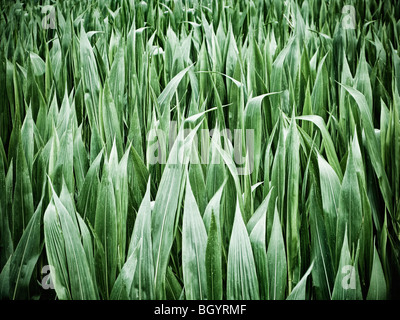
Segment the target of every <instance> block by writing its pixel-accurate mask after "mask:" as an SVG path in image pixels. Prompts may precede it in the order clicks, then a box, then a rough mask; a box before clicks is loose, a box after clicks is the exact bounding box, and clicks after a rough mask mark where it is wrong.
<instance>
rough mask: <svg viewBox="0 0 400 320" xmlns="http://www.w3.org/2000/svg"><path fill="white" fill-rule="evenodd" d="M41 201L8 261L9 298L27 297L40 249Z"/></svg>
mask: <svg viewBox="0 0 400 320" xmlns="http://www.w3.org/2000/svg"><path fill="white" fill-rule="evenodd" d="M41 217H42V202H40V203H39V206H38V207H37V209H36V211H35V213H34V214H33V216H32V218H31V220H30V221H29V223H28V225H27V227H26V229H25V231H24V233H23V234H22V237H21V240H20V241H19V242H18V245H17V247H16V248H15V251H14V253H13V255H12V256H11V263H10V290H11V291H10V298H11V299H13V300H14V299H18V300H19V299H27V298H28V297H29V296H28V293H29V283H30V281H31V277H32V272H33V269H34V267H35V265H36V262H37V260H38V258H39V255H40V253H41V251H42V246H41V243H40V220H41Z"/></svg>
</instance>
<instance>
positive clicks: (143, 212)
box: [128, 179, 155, 300]
mask: <svg viewBox="0 0 400 320" xmlns="http://www.w3.org/2000/svg"><path fill="white" fill-rule="evenodd" d="M150 183H151V179H149V181H148V183H147V190H146V194H145V195H144V198H143V201H142V203H141V205H140V208H139V211H138V214H137V216H136V220H135V226H134V228H133V232H132V237H131V241H130V245H129V251H128V257H129V256H130V255H131V254H132V253H133V250H134V246H135V245H137V244H138V243H140V245H139V247H138V248H137V250H138V253H137V255H138V262H137V266H136V270H135V273H134V277H133V282H132V287H131V291H130V297H131V298H132V299H138V300H146V299H147V300H148V299H154V297H155V292H154V263H153V253H152V243H151V204H150Z"/></svg>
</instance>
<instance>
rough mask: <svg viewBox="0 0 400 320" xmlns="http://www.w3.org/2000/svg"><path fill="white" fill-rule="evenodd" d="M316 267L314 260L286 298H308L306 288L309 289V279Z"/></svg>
mask: <svg viewBox="0 0 400 320" xmlns="http://www.w3.org/2000/svg"><path fill="white" fill-rule="evenodd" d="M313 267H314V262H312V263H311V265H310V267H309V268H308V269H307V271H306V273H305V274H304V275H303V277H302V278H301V280H300V281H299V282H298V283H297V285H296V286H295V287H294V288H293V290H292V292H291V293H290V295H289V296H288V297H287V299H286V300H305V299H306V292H307V291H306V289H307V279H308V276H309V275H310V273H311V271H312V269H313Z"/></svg>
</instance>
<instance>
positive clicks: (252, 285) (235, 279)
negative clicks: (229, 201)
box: [227, 204, 260, 300]
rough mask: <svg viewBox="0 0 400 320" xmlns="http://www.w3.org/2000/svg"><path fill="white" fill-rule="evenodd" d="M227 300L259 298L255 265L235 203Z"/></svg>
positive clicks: (229, 255) (240, 214)
mask: <svg viewBox="0 0 400 320" xmlns="http://www.w3.org/2000/svg"><path fill="white" fill-rule="evenodd" d="M227 299H228V300H258V299H260V294H259V286H258V279H257V271H256V265H255V262H254V256H253V251H252V249H251V244H250V239H249V235H248V233H247V230H246V226H245V224H244V222H243V218H242V213H241V212H240V207H239V204H237V205H236V213H235V220H234V223H233V229H232V235H231V240H230V243H229V252H228V271H227Z"/></svg>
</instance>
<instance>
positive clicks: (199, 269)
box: [182, 179, 207, 300]
mask: <svg viewBox="0 0 400 320" xmlns="http://www.w3.org/2000/svg"><path fill="white" fill-rule="evenodd" d="M206 246H207V233H206V229H205V227H204V223H203V220H202V219H201V215H200V211H199V208H198V206H197V203H196V200H195V198H194V195H193V192H192V188H191V186H190V181H189V179H187V181H186V195H185V205H184V211H183V226H182V269H183V283H184V286H185V294H186V298H187V299H188V300H202V299H206V298H207V278H206V265H205V255H206Z"/></svg>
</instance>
